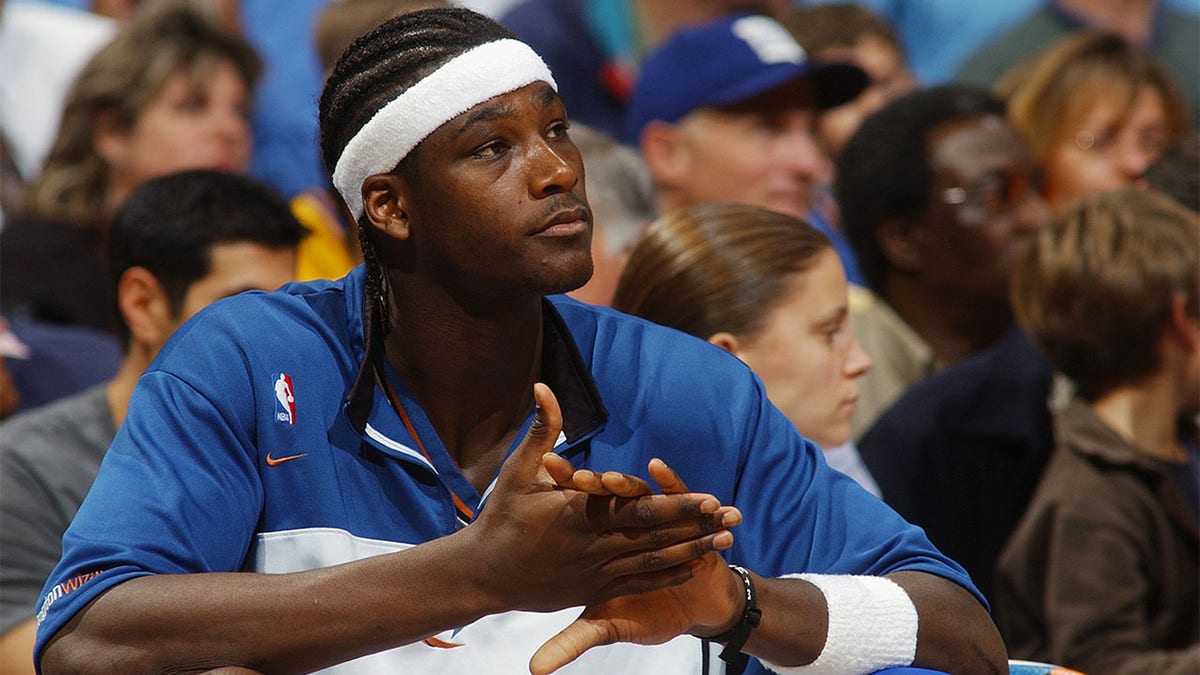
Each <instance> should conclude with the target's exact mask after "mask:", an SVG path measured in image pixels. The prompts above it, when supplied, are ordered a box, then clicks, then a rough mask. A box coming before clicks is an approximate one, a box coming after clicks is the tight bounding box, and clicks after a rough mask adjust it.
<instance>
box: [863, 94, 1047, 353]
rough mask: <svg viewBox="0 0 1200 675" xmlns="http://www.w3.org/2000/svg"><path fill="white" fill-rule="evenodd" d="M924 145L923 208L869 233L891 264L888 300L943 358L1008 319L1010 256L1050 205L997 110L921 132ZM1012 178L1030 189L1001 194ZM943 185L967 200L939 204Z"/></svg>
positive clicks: (976, 347) (971, 347)
mask: <svg viewBox="0 0 1200 675" xmlns="http://www.w3.org/2000/svg"><path fill="white" fill-rule="evenodd" d="M926 147H927V148H928V153H929V159H930V165H931V167H932V168H933V181H932V184H931V185H930V188H929V190H930V195H931V196H930V198H929V206H928V208H927V209H926V210H925V212H924V213H922V214H920V215H919V216H917V217H915V218H913V219H911V221H910V222H905V221H901V220H899V219H894V220H891V221H888V222H886V223H884V224H883V225H882V226H880V228H879V232H878V235H877V236H878V237H879V242H880V246H881V248H882V249H883V251H884V253H885V254H886V255H887V257H888V259H889V261H890V262H891V264H892V267H893V269H892V270H891V271H890V272H889V274H888V277H887V279H886V280H885V283H884V295H885V297H886V299H887V301H888V303H889V304H890V305H891V306H892V307H893V308H894V309H895V310H896V312H897V313H898V314H900V316H901V317H902V318H903V319H904V320H905V322H906V323H908V325H910V326H912V327H913V329H914V330H915V331H916V332H917V334H918V335H920V336H921V337H922V338H923V339H924V340H926V341H927V342H928V343H929V344H930V346H932V347H933V350H934V355H935V359H936V360H937V362H938V363H939V364H941V365H949V364H951V363H956V362H958V361H961V360H962V359H964V358H966V357H968V356H970V355H972V354H975V353H978V352H979V351H980V350H982V349H984V348H986V347H987V346H989V345H991V344H992V343H993V342H995V341H996V339H998V338H999V337H1000V336H1001V335H1003V334H1004V332H1005V331H1007V330H1008V329H1009V328H1010V327H1011V326H1012V324H1013V316H1012V310H1011V309H1010V307H1009V303H1008V277H1009V273H1010V268H1011V265H1012V260H1013V259H1014V257H1015V256H1016V255H1017V253H1018V252H1019V251H1020V250H1021V248H1022V247H1023V246H1024V245H1025V243H1026V242H1027V241H1028V239H1029V238H1030V235H1031V234H1032V233H1033V232H1034V229H1035V228H1036V227H1037V226H1038V225H1040V224H1041V223H1043V222H1045V220H1046V219H1047V218H1049V216H1050V211H1049V208H1048V207H1047V206H1046V203H1045V201H1044V200H1043V199H1042V197H1041V196H1040V195H1039V194H1037V193H1036V191H1035V190H1034V189H1033V187H1034V186H1033V185H1032V184H1030V182H1029V181H1030V179H1031V178H1032V177H1033V176H1034V175H1035V174H1036V172H1037V169H1038V166H1037V163H1036V161H1035V159H1034V157H1033V153H1032V152H1031V151H1030V150H1029V147H1028V145H1027V144H1026V143H1025V142H1024V141H1023V140H1022V139H1021V137H1020V135H1019V134H1018V133H1017V131H1016V129H1014V128H1013V127H1012V125H1010V124H1009V123H1008V122H1006V121H1005V120H1004V118H1002V117H1000V116H996V115H984V116H980V117H973V118H967V119H961V120H954V121H951V122H946V123H944V124H941V125H938V126H936V127H934V128H933V129H932V130H931V131H930V132H929V135H928V138H927V139H926ZM1014 181H1015V182H1014ZM1012 185H1029V188H1030V189H1029V190H1028V191H1025V192H1024V193H1023V194H1019V195H1017V194H1014V195H1011V197H1012V198H1013V199H1012V200H1011V201H1009V200H1008V197H1009V196H1006V195H1004V192H1005V189H1004V188H1005V187H1006V186H1012ZM948 188H964V189H965V190H966V191H967V194H968V198H967V201H966V202H964V203H962V204H946V203H944V200H943V198H942V193H943V191H945V190H946V189H948ZM985 203H990V204H991V205H992V206H993V208H989V207H987V206H985Z"/></svg>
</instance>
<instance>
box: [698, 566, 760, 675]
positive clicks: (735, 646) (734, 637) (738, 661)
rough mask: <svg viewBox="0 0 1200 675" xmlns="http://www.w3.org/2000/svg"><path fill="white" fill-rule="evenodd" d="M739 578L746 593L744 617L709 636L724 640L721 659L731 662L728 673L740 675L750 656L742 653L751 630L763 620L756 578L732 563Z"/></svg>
mask: <svg viewBox="0 0 1200 675" xmlns="http://www.w3.org/2000/svg"><path fill="white" fill-rule="evenodd" d="M729 569H731V570H733V572H734V573H735V574H737V575H738V578H739V579H741V580H742V589H743V590H744V591H745V594H746V606H745V609H743V610H742V618H741V620H740V621H738V623H737V625H735V626H734V627H733V628H731V629H729V630H727V631H725V632H724V633H721V634H720V635H714V636H712V637H710V638H708V639H709V640H710V641H712V642H723V643H724V644H725V649H723V650H721V660H722V661H724V662H725V663H727V664H729V665H728V667H727V668H726V673H728V675H740V674H741V673H742V671H744V670H745V669H746V664H747V663H749V661H750V657H749V656H746V655H745V654H743V653H742V647H744V646H745V645H746V640H748V639H750V631H752V630H754V629H755V628H758V624H759V623H760V622H762V610H761V609H759V608H758V596H757V595H756V594H755V592H754V580H753V579H751V578H750V572H749V571H748V570H746V568H744V567H741V566H740V565H730V566H729Z"/></svg>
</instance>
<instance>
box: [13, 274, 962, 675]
mask: <svg viewBox="0 0 1200 675" xmlns="http://www.w3.org/2000/svg"><path fill="white" fill-rule="evenodd" d="M362 286H363V269H362V267H359V268H356V269H355V270H354V271H353V272H351V274H350V275H349V276H347V277H346V278H345V279H344V280H341V281H338V282H329V281H316V282H310V283H305V284H292V285H290V286H288V287H285V289H283V290H282V291H279V292H275V293H271V294H265V293H249V294H243V295H240V296H236V297H234V298H230V299H227V300H223V301H220V302H218V303H216V304H214V305H212V306H210V307H209V308H207V309H205V310H204V311H202V312H201V313H200V314H198V315H197V316H196V317H195V318H194V319H193V320H192V321H189V322H188V323H187V324H185V325H184V326H183V327H182V328H181V329H180V330H178V331H177V332H176V333H175V335H174V336H173V337H172V338H171V340H170V342H168V344H167V346H166V347H165V348H164V349H163V350H162V352H161V353H160V355H159V357H158V359H157V360H156V361H155V363H154V364H153V365H152V366H151V367H150V369H149V370H148V371H147V373H146V374H145V375H144V376H143V378H142V380H141V382H140V383H139V385H138V388H137V390H136V392H135V393H134V396H133V400H132V401H131V404H130V406H129V415H128V417H127V418H126V420H125V423H124V425H123V426H122V428H121V430H120V433H119V434H118V435H117V438H116V440H115V441H114V443H113V446H112V448H111V449H110V450H109V452H108V453H107V455H106V457H105V459H104V464H103V466H102V467H101V470H100V474H99V476H98V477H97V479H96V482H95V484H94V486H93V487H92V490H91V492H90V493H89V495H88V497H87V500H86V501H85V502H84V504H83V506H82V507H81V508H80V511H79V514H78V516H77V517H76V519H75V521H74V523H73V524H72V525H71V528H70V529H69V530H68V531H67V533H66V535H65V536H64V539H63V547H64V553H63V560H62V561H61V562H60V563H59V565H58V567H57V568H56V569H55V571H54V573H53V574H52V575H51V577H50V579H49V581H48V582H47V584H46V587H45V589H44V591H43V600H42V601H41V602H40V603H39V605H38V607H37V610H38V621H39V629H38V647H37V649H38V653H39V654H40V651H41V649H42V648H43V647H44V646H45V644H46V642H47V640H48V639H49V638H50V637H51V636H52V635H53V634H54V633H55V632H56V631H57V630H59V629H60V628H61V627H62V626H63V625H64V624H65V623H66V622H67V621H68V620H69V619H70V618H71V617H72V616H73V615H74V614H75V613H76V612H78V611H79V610H80V609H81V608H83V607H84V605H86V604H87V603H88V602H89V601H90V600H92V599H93V598H95V597H96V596H97V595H98V594H100V593H101V592H103V591H105V590H106V589H108V588H111V587H112V586H113V585H115V584H118V583H120V582H122V581H125V580H128V579H131V578H134V577H137V576H142V575H148V574H163V573H186V572H210V571H213V572H215V571H238V570H243V571H254V572H265V573H281V572H292V571H300V570H307V569H313V568H318V567H324V566H330V565H335V564H338V563H343V562H348V561H351V560H356V559H361V558H365V557H367V556H372V555H378V554H382V553H388V552H393V551H398V550H401V549H404V548H407V547H411V546H415V545H418V544H421V543H423V542H427V541H430V540H432V539H436V538H439V537H443V536H446V535H449V534H451V533H453V532H455V531H457V530H458V529H459V528H460V527H462V526H463V524H464V520H467V519H469V517H467V516H464V515H463V514H462V512H461V510H460V509H457V508H456V506H455V504H454V501H453V499H452V497H451V493H452V492H453V493H454V494H457V495H458V497H459V498H461V500H462V501H463V502H464V503H465V504H466V506H467V507H468V510H474V511H476V512H478V511H479V509H482V508H486V492H487V491H485V492H484V494H482V495H481V494H479V492H478V491H476V489H475V488H474V487H473V486H472V484H471V483H470V482H469V481H468V480H467V479H466V478H465V477H464V476H463V474H462V473H461V472H460V471H459V470H458V468H457V467H456V466H455V465H454V462H453V461H452V460H451V458H450V456H449V454H448V453H447V452H446V449H445V448H444V447H443V446H442V445H441V443H440V441H439V440H438V436H437V434H436V433H435V432H434V429H433V427H432V425H431V423H430V422H429V420H428V418H427V417H426V416H425V414H424V412H423V411H422V410H421V408H420V406H419V405H418V404H417V402H416V401H415V399H414V398H413V396H412V394H411V392H410V391H409V390H408V388H407V387H406V386H405V384H404V382H403V381H401V380H400V378H399V376H398V375H397V374H396V373H395V371H392V370H390V369H389V370H388V373H387V381H388V382H389V384H390V385H391V386H392V388H393V389H394V390H395V391H396V396H397V397H398V399H399V400H400V402H401V403H402V405H403V407H404V409H405V410H406V411H407V413H408V415H409V417H410V420H411V423H412V427H413V429H414V431H415V434H416V438H414V437H413V435H412V434H410V433H409V432H408V430H407V429H406V427H405V425H404V424H403V422H402V420H401V419H399V416H398V415H397V414H396V413H395V412H394V410H393V408H392V407H391V405H390V404H389V402H388V400H387V397H386V396H385V395H384V394H383V393H382V392H381V391H380V390H379V389H378V387H376V389H375V390H374V396H373V399H372V400H371V402H370V407H369V412H368V413H367V415H366V417H365V420H366V421H365V424H363V425H362V426H361V429H356V427H355V425H354V424H353V423H352V422H351V421H350V420H351V417H352V416H351V415H349V414H348V408H347V406H348V404H347V403H346V402H345V400H346V397H347V393H348V392H349V391H351V389H352V385H353V383H354V381H355V376H356V374H357V372H358V367H359V364H360V362H361V360H362V358H363V353H364V347H363V340H362V328H361V326H362V318H361V311H360V308H361V305H362ZM544 314H545V319H544V329H545V333H544V347H543V362H542V379H543V380H544V381H545V382H546V383H547V384H548V385H549V386H550V387H551V389H552V390H553V391H554V392H555V394H556V395H557V397H558V399H559V401H560V404H561V406H562V409H563V416H564V427H563V436H562V438H560V442H559V445H558V446H557V448H556V451H557V452H559V453H561V454H563V455H564V456H566V457H568V458H569V459H570V461H571V462H573V463H574V464H575V465H576V466H578V467H587V468H591V469H596V470H615V471H623V472H627V473H631V474H637V475H640V476H643V477H645V476H646V465H647V463H648V461H649V460H650V459H651V458H652V457H661V458H662V459H663V460H665V461H666V462H667V463H668V464H669V465H670V466H672V467H673V468H675V469H676V470H677V471H678V472H679V473H680V475H681V477H682V478H683V480H684V481H685V482H686V483H687V485H688V486H689V487H690V488H691V489H692V490H695V491H699V492H708V493H712V494H714V495H716V496H717V497H718V498H719V499H720V500H721V502H722V503H725V504H733V505H735V506H737V507H739V508H740V509H741V511H742V513H743V514H744V523H743V524H742V525H740V526H738V527H737V528H736V529H735V531H734V534H735V544H734V546H733V548H732V549H730V550H729V551H727V552H726V554H727V557H728V559H729V560H730V561H731V562H737V563H739V564H742V565H744V566H746V567H748V568H750V569H751V570H753V571H755V572H757V573H759V574H762V575H767V576H779V575H782V574H786V573H793V572H820V573H832V574H871V575H882V574H887V573H890V572H895V571H899V570H920V571H925V572H929V573H932V574H937V575H940V576H943V577H946V578H948V579H951V580H953V581H955V582H957V583H959V584H961V585H963V586H964V587H966V588H968V589H970V590H971V591H972V592H973V593H975V594H976V596H977V597H980V600H981V602H982V601H983V600H982V597H981V596H979V595H978V592H977V591H975V589H974V587H973V586H972V584H971V582H970V580H969V578H968V577H967V575H966V573H965V572H964V571H963V570H962V568H961V567H959V566H958V565H957V564H955V563H954V562H952V561H951V560H949V559H947V558H946V557H945V556H943V555H942V554H941V553H939V552H938V551H937V550H936V549H935V548H934V547H933V545H932V544H930V543H929V541H928V539H927V538H926V537H925V535H924V533H923V532H922V531H921V530H920V529H919V528H916V527H913V526H911V525H909V524H908V523H906V522H905V521H904V520H902V519H901V518H900V517H899V516H898V515H897V514H896V513H895V512H893V511H892V510H891V509H890V508H888V507H887V506H886V505H884V503H883V502H882V501H880V500H879V499H876V498H875V497H873V496H871V495H870V494H868V493H867V492H866V491H864V490H863V489H862V488H861V487H859V486H858V484H857V483H855V482H854V481H853V480H851V479H849V478H847V477H845V476H844V475H842V474H839V473H837V472H835V471H832V470H831V469H829V468H828V467H827V466H826V465H825V462H824V460H823V459H822V456H821V452H820V451H819V450H818V449H817V448H816V447H815V446H814V445H813V444H812V443H810V442H808V441H806V440H805V439H803V438H802V437H801V436H800V435H799V434H798V433H797V431H796V429H795V427H794V426H793V425H792V424H791V422H789V421H788V419H787V418H786V417H784V415H783V414H782V413H780V412H779V411H778V410H777V409H776V408H774V407H773V406H772V405H770V403H769V402H768V401H767V398H766V395H765V392H764V389H763V386H762V383H761V381H760V380H759V379H758V378H757V377H756V376H755V375H754V374H753V373H752V372H751V371H750V370H749V369H747V368H746V367H745V366H744V365H743V364H742V363H741V362H740V361H739V360H737V359H736V358H734V357H732V356H731V355H729V354H728V353H726V352H724V351H723V350H720V349H718V348H715V347H713V346H712V345H709V344H708V343H706V342H704V341H702V340H698V339H696V338H693V337H689V336H687V335H684V334H683V333H680V332H677V331H674V330H671V329H668V328H663V327H661V326H657V325H654V324H651V323H649V322H646V321H642V320H640V319H637V318H633V317H630V316H627V315H624V314H620V313H618V312H615V311H612V310H609V309H604V308H598V307H592V306H589V305H584V304H581V303H578V302H575V301H573V300H570V299H568V298H566V297H554V298H552V299H550V300H549V301H548V302H547V303H546V304H545V312H544ZM487 366H488V364H486V363H481V364H480V368H486V367H487ZM531 412H532V411H531ZM530 419H532V417H530ZM526 423H527V424H528V420H527V422H526ZM417 439H420V441H421V444H423V446H424V450H425V452H421V451H419V450H418V449H417V448H418V447H419V444H418V442H417ZM578 611H579V609H578V608H574V609H567V610H563V611H560V612H552V613H527V612H509V613H506V614H500V615H494V616H489V617H485V618H484V619H481V620H479V621H477V622H475V623H472V624H470V625H468V626H464V627H461V628H459V629H456V630H454V631H447V632H446V633H445V634H441V635H439V636H438V637H439V638H440V639H442V640H444V641H447V642H453V643H455V644H460V645H463V646H461V647H459V648H456V649H435V648H432V647H429V646H428V645H425V644H424V643H415V644H411V645H406V646H404V647H400V648H398V649H394V650H390V651H388V652H384V653H381V654H378V655H375V656H373V657H368V658H367V659H361V660H356V661H354V662H352V663H350V664H346V665H345V666H343V667H340V668H341V669H338V670H336V672H399V670H398V669H401V668H403V669H405V671H406V672H479V671H481V670H487V671H489V672H518V671H519V670H520V669H522V668H525V667H527V664H528V660H529V657H530V656H531V655H532V653H533V652H534V651H535V650H536V648H537V647H538V646H540V645H541V643H542V642H544V641H545V640H546V639H548V638H549V637H550V636H551V635H553V634H554V633H555V632H557V631H558V630H560V629H561V628H563V627H565V626H566V624H567V623H569V622H570V621H571V620H572V619H573V618H574V617H575V616H577V614H578ZM701 645H702V643H701V641H700V640H698V639H696V638H692V637H690V636H683V637H680V638H676V639H675V640H673V641H671V642H669V643H667V644H666V645H661V646H657V647H643V646H636V645H628V644H621V645H613V646H610V647H605V648H602V649H595V650H592V651H590V652H588V653H586V654H585V655H584V656H583V657H582V658H581V659H580V660H579V661H578V662H577V663H576V664H572V666H573V668H572V669H570V670H567V671H566V672H616V671H615V670H614V668H620V667H623V668H625V669H626V671H628V672H635V671H636V672H650V671H649V670H648V668H651V667H653V668H655V669H661V670H663V672H697V670H699V666H700V664H701V663H702V662H705V661H707V662H710V663H711V662H712V660H711V655H706V654H704V653H703V648H702V646H701ZM355 668H359V669H360V670H357V671H356V670H355ZM576 669H577V670H576ZM750 672H764V671H763V670H762V668H761V666H760V665H759V664H757V663H756V662H754V663H752V664H751V670H750Z"/></svg>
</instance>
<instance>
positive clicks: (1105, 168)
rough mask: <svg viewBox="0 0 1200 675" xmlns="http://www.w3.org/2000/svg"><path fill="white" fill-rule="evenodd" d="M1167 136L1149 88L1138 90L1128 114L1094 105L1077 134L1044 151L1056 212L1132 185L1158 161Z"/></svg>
mask: <svg viewBox="0 0 1200 675" xmlns="http://www.w3.org/2000/svg"><path fill="white" fill-rule="evenodd" d="M1169 136H1170V126H1169V123H1168V121H1167V113H1166V109H1165V107H1164V105H1163V100H1162V96H1160V95H1159V93H1158V90H1156V89H1155V88H1153V87H1151V86H1150V85H1142V87H1141V88H1140V89H1139V90H1138V92H1137V95H1136V96H1135V97H1134V100H1133V105H1131V106H1129V107H1128V109H1126V108H1125V106H1124V104H1123V102H1121V101H1117V100H1102V101H1097V103H1096V105H1095V106H1093V107H1092V108H1091V109H1090V111H1089V112H1088V114H1087V115H1086V116H1085V117H1084V118H1083V121H1082V124H1080V128H1079V129H1078V130H1077V131H1075V132H1073V133H1068V134H1065V135H1064V137H1063V138H1061V139H1059V141H1058V143H1057V144H1055V145H1053V146H1052V147H1050V148H1048V150H1047V153H1046V184H1047V195H1048V197H1049V199H1050V202H1051V205H1052V206H1053V207H1054V210H1055V212H1057V213H1062V212H1064V211H1066V209H1068V208H1070V206H1071V205H1072V204H1074V203H1075V202H1077V201H1079V200H1080V199H1082V198H1084V197H1086V196H1088V195H1091V194H1095V193H1098V192H1106V191H1108V190H1115V189H1118V188H1122V187H1128V186H1129V185H1132V184H1133V182H1134V181H1135V180H1137V178H1138V177H1139V176H1141V175H1142V173H1143V172H1145V170H1146V168H1147V167H1149V166H1150V165H1151V164H1152V163H1153V162H1154V161H1155V160H1156V159H1158V158H1159V157H1161V156H1162V154H1163V152H1164V151H1165V147H1166V145H1167V143H1168V139H1169Z"/></svg>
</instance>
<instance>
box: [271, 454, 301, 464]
mask: <svg viewBox="0 0 1200 675" xmlns="http://www.w3.org/2000/svg"><path fill="white" fill-rule="evenodd" d="M307 456H308V453H307V452H302V453H300V454H299V455H288V456H287V457H272V456H271V453H269V452H268V453H267V466H279V465H280V464H283V463H284V462H290V461H292V460H293V459H300V458H301V457H307Z"/></svg>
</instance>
